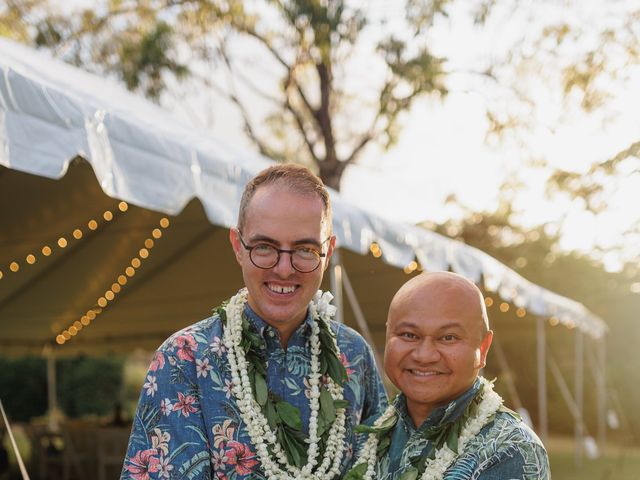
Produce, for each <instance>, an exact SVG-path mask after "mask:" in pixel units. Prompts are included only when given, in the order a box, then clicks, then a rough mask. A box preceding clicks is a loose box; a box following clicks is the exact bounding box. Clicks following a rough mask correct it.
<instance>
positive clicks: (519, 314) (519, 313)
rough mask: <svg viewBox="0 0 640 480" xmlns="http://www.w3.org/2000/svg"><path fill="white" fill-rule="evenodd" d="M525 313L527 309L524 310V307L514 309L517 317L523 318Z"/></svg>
mask: <svg viewBox="0 0 640 480" xmlns="http://www.w3.org/2000/svg"><path fill="white" fill-rule="evenodd" d="M526 314H527V311H526V310H525V309H524V308H522V307H520V308H518V309H517V310H516V316H517V317H518V318H524V317H525V315H526Z"/></svg>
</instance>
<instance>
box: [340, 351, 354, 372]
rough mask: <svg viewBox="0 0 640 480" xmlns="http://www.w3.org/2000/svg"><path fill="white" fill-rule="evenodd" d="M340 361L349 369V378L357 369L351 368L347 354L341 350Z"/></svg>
mask: <svg viewBox="0 0 640 480" xmlns="http://www.w3.org/2000/svg"><path fill="white" fill-rule="evenodd" d="M340 363H342V366H343V367H344V369H345V370H346V371H347V378H349V377H350V376H351V374H352V373H353V372H355V370H354V369H353V368H351V364H350V363H349V360H348V359H347V356H346V355H345V354H344V353H343V352H340Z"/></svg>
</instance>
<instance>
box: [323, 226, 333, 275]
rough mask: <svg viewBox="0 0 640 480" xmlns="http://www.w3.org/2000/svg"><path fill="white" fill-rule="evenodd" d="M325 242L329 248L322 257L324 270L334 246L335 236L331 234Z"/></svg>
mask: <svg viewBox="0 0 640 480" xmlns="http://www.w3.org/2000/svg"><path fill="white" fill-rule="evenodd" d="M327 243H328V244H329V248H328V249H327V256H326V257H325V259H324V270H325V271H326V270H327V267H328V266H329V263H330V262H329V260H331V255H333V250H334V249H335V248H336V236H335V235H331V238H329V240H328V241H327Z"/></svg>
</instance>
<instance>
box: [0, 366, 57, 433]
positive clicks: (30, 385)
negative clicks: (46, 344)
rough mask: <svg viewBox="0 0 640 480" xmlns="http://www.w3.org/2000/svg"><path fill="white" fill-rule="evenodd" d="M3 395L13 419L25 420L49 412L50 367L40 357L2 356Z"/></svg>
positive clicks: (1, 378) (0, 371)
mask: <svg viewBox="0 0 640 480" xmlns="http://www.w3.org/2000/svg"><path fill="white" fill-rule="evenodd" d="M0 392H1V393H0V398H1V399H2V404H3V405H4V408H5V410H6V411H7V415H8V416H9V419H10V421H18V422H24V421H26V420H29V419H30V418H31V417H38V416H41V415H44V414H45V412H46V411H47V368H46V364H45V362H44V361H43V360H42V359H41V358H38V357H25V358H21V359H10V358H0Z"/></svg>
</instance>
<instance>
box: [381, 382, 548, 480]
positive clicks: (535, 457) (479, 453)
mask: <svg viewBox="0 0 640 480" xmlns="http://www.w3.org/2000/svg"><path fill="white" fill-rule="evenodd" d="M479 388H480V381H479V380H476V382H475V383H474V384H473V386H472V387H471V388H470V389H469V390H467V391H466V392H465V393H463V394H462V395H461V396H460V397H458V398H457V399H456V400H454V401H452V402H451V403H449V404H448V405H445V406H442V407H439V408H437V409H435V410H434V411H433V412H431V415H429V417H428V418H427V419H426V420H425V421H424V423H423V424H422V425H421V426H420V428H416V427H415V425H414V423H413V420H412V419H411V416H410V415H409V412H408V411H407V407H406V398H405V397H404V395H402V394H400V395H398V396H397V397H396V399H395V400H394V401H393V405H394V406H395V408H396V411H397V412H399V418H398V423H396V425H395V427H394V429H393V431H392V433H391V446H390V448H389V450H388V452H387V453H386V454H385V455H384V456H383V457H382V458H380V459H379V460H378V465H377V475H376V477H375V478H376V479H378V480H397V479H399V478H400V477H401V476H402V474H403V473H404V472H405V470H406V469H407V468H408V467H411V460H412V459H415V458H417V457H422V456H424V455H429V454H430V453H431V450H432V449H433V443H432V442H430V441H429V440H427V439H426V438H425V433H428V430H429V429H431V430H434V429H435V428H437V427H438V426H439V425H442V424H444V423H446V422H450V421H454V420H455V419H456V418H458V417H459V416H460V415H462V413H463V412H464V410H465V408H466V407H467V405H468V404H469V402H471V400H472V399H473V398H474V397H475V395H476V393H477V392H478V389H479ZM550 478H551V473H550V470H549V461H548V458H547V452H546V451H545V449H544V447H543V446H542V442H541V441H540V439H539V438H538V437H537V436H536V434H535V433H534V432H533V430H531V429H530V428H529V427H528V426H527V425H526V424H525V423H524V422H522V421H521V420H518V419H517V418H516V416H515V415H512V414H511V413H507V412H498V413H497V414H496V417H495V419H494V420H493V421H492V422H491V423H489V424H487V425H485V426H484V428H483V429H482V430H481V431H480V433H479V434H478V435H477V436H476V437H475V438H474V439H473V440H471V441H469V443H468V444H467V446H466V447H465V451H464V453H463V454H462V455H461V456H460V457H458V459H457V460H456V461H455V462H454V463H453V464H452V465H451V466H450V467H449V468H448V469H447V471H446V472H445V474H444V477H443V480H471V479H473V480H505V479H509V480H547V479H550Z"/></svg>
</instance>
